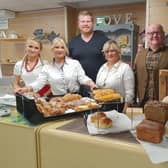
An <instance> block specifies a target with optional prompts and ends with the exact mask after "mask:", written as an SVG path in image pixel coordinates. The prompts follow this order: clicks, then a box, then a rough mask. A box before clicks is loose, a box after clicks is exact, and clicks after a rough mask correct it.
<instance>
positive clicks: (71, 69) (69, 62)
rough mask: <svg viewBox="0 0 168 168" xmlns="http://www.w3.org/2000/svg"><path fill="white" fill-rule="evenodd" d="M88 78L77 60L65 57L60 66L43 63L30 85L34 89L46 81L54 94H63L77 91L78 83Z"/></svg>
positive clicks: (84, 81) (83, 82)
mask: <svg viewBox="0 0 168 168" xmlns="http://www.w3.org/2000/svg"><path fill="white" fill-rule="evenodd" d="M88 80H90V78H89V77H88V76H86V75H85V72H84V70H83V68H82V66H81V65H80V63H79V61H77V60H73V59H71V58H69V57H66V58H65V63H64V64H63V65H62V66H60V65H58V64H50V65H44V67H43V69H42V71H41V73H40V75H39V77H38V79H37V80H36V82H33V83H31V84H30V86H32V88H33V90H34V91H36V90H38V89H39V88H41V87H43V86H44V85H45V84H46V83H47V81H48V83H49V84H50V86H51V91H52V93H53V94H54V95H63V94H66V93H68V92H77V91H79V87H80V84H86V82H87V81H88Z"/></svg>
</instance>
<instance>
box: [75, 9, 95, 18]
mask: <svg viewBox="0 0 168 168" xmlns="http://www.w3.org/2000/svg"><path fill="white" fill-rule="evenodd" d="M80 16H90V17H91V19H92V21H93V20H94V19H93V14H92V13H91V12H89V11H86V10H84V11H80V12H79V13H78V19H79V17H80Z"/></svg>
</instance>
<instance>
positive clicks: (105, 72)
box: [96, 40, 134, 113]
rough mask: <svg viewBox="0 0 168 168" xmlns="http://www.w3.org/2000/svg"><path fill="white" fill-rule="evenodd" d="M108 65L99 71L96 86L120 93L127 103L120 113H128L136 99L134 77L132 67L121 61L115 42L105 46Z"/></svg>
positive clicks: (104, 50)
mask: <svg viewBox="0 0 168 168" xmlns="http://www.w3.org/2000/svg"><path fill="white" fill-rule="evenodd" d="M103 53H104V56H105V59H106V63H105V64H103V65H102V66H101V68H100V69H99V71H98V74H97V78H96V84H97V87H98V88H112V89H114V90H115V91H116V92H118V93H120V94H121V95H122V96H123V97H124V100H125V102H124V103H123V104H121V105H120V107H119V111H120V112H124V113H125V112H126V109H127V107H128V106H129V104H130V103H131V102H132V101H133V98H134V75H133V71H132V69H131V67H130V66H129V65H128V64H126V63H124V62H122V61H121V50H120V48H119V46H118V45H117V43H116V42H115V41H113V40H109V41H107V42H106V43H105V44H104V46H103Z"/></svg>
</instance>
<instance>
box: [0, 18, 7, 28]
mask: <svg viewBox="0 0 168 168" xmlns="http://www.w3.org/2000/svg"><path fill="white" fill-rule="evenodd" d="M4 29H8V19H6V18H0V30H4Z"/></svg>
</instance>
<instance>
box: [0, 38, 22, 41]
mask: <svg viewBox="0 0 168 168" xmlns="http://www.w3.org/2000/svg"><path fill="white" fill-rule="evenodd" d="M0 41H25V39H24V38H0Z"/></svg>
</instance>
